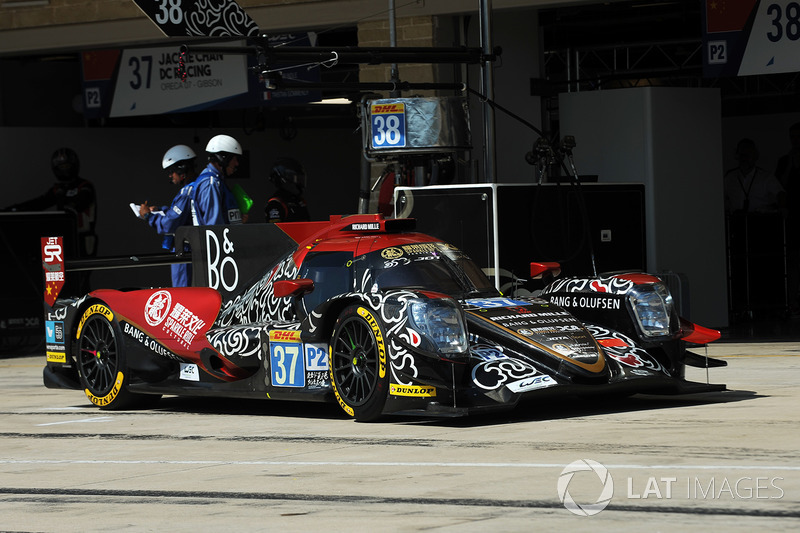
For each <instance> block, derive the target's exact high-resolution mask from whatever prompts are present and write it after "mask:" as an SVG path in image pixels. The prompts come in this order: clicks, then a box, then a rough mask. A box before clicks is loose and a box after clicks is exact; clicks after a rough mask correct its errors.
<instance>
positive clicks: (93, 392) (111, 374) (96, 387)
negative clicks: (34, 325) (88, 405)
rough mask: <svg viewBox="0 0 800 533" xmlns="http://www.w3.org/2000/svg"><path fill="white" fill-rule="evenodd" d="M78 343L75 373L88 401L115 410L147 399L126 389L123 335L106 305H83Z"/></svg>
mask: <svg viewBox="0 0 800 533" xmlns="http://www.w3.org/2000/svg"><path fill="white" fill-rule="evenodd" d="M77 344H78V353H77V357H76V363H77V366H78V373H79V374H80V379H81V385H82V386H83V389H84V392H85V393H86V397H87V398H89V401H90V402H92V403H93V404H95V405H96V406H98V407H99V408H100V409H104V410H116V409H125V408H127V407H131V406H133V405H134V404H136V403H139V402H140V401H142V400H144V401H147V400H148V399H150V398H148V397H147V395H139V394H133V393H131V392H130V391H129V390H128V380H129V379H130V376H129V375H128V368H127V364H126V359H125V350H124V346H123V343H122V335H121V332H120V328H119V324H118V323H117V321H116V320H115V319H114V313H112V311H111V310H110V309H109V308H108V307H106V306H105V305H103V304H101V303H96V304H93V305H91V306H89V307H88V308H87V309H86V311H85V312H84V314H83V316H82V317H81V322H80V325H79V326H78V340H77ZM154 398H155V400H157V399H158V397H157V396H156V397H154Z"/></svg>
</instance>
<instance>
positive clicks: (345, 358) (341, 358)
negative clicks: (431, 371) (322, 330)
mask: <svg viewBox="0 0 800 533" xmlns="http://www.w3.org/2000/svg"><path fill="white" fill-rule="evenodd" d="M384 331H385V330H384V327H383V325H382V324H381V323H380V321H379V320H378V319H377V318H376V317H375V315H374V314H373V312H372V311H370V310H368V309H367V308H365V307H363V306H360V305H352V306H350V307H348V308H347V309H345V310H344V311H343V312H342V314H341V315H339V318H338V319H337V321H336V325H335V327H334V330H333V336H332V338H331V344H330V347H329V350H328V358H329V359H328V363H329V365H328V366H329V368H330V377H331V385H332V386H333V392H334V394H335V395H336V399H337V401H338V402H339V405H340V406H341V408H342V409H344V411H345V412H346V413H347V414H349V415H350V416H352V417H354V418H355V419H356V420H358V421H360V422H370V421H373V420H377V419H378V418H380V416H381V414H382V412H383V406H384V404H385V403H386V396H387V394H388V390H389V374H388V371H387V364H386V361H387V348H386V335H385V332H384Z"/></svg>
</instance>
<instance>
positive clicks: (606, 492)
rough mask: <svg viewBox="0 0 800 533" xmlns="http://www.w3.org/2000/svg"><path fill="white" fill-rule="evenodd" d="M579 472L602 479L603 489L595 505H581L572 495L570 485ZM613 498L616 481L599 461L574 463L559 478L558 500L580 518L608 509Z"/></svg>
mask: <svg viewBox="0 0 800 533" xmlns="http://www.w3.org/2000/svg"><path fill="white" fill-rule="evenodd" d="M577 472H594V473H595V474H596V475H597V477H598V478H599V479H600V482H601V483H602V485H603V488H602V490H601V491H600V496H598V497H597V501H595V502H594V503H584V504H580V503H578V502H576V501H575V499H574V498H573V497H572V495H571V494H570V492H569V485H570V482H572V479H573V476H574V475H575V474H576V473H577ZM612 496H614V480H613V479H611V474H610V473H609V472H608V469H607V468H606V467H605V466H603V465H601V464H600V463H598V462H597V461H592V460H591V459H581V460H579V461H574V462H572V463H570V464H568V465H567V467H566V468H564V470H563V471H562V472H561V475H560V476H559V477H558V499H559V500H561V503H563V504H564V507H566V508H567V510H568V511H569V512H571V513H573V514H576V515H578V516H593V515H596V514H597V513H599V512H600V511H602V510H603V509H605V508H606V506H607V505H608V503H609V502H610V501H611V498H612Z"/></svg>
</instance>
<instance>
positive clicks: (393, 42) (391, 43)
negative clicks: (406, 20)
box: [389, 0, 400, 98]
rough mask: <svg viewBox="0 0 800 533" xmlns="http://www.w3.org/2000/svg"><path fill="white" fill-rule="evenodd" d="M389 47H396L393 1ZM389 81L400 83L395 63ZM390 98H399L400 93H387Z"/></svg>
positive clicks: (390, 7)
mask: <svg viewBox="0 0 800 533" xmlns="http://www.w3.org/2000/svg"><path fill="white" fill-rule="evenodd" d="M389 47H390V48H396V47H397V22H396V20H395V7H394V0H389ZM390 80H391V81H392V82H394V83H397V82H398V81H400V72H399V70H398V69H397V63H392V65H391V67H390ZM389 97H390V98H399V97H400V91H399V90H395V91H391V92H390V93H389Z"/></svg>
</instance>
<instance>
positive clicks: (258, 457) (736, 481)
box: [0, 339, 800, 533]
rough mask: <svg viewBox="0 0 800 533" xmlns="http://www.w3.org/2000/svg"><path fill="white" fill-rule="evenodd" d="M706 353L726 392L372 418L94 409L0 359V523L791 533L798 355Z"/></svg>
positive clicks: (234, 409) (302, 410)
mask: <svg viewBox="0 0 800 533" xmlns="http://www.w3.org/2000/svg"><path fill="white" fill-rule="evenodd" d="M698 351H699V352H700V353H704V350H702V349H701V350H698ZM708 354H709V355H710V356H714V357H720V358H723V359H725V360H726V361H727V362H728V364H729V366H728V367H726V368H711V369H709V370H708V373H709V375H710V379H711V381H712V382H725V383H727V384H728V390H727V391H725V392H717V393H711V394H706V395H692V396H685V397H657V396H634V397H631V398H624V399H615V400H608V401H599V400H596V399H592V400H582V399H563V400H558V401H556V400H549V401H548V402H546V403H544V402H529V403H526V404H524V405H521V406H519V407H518V408H517V410H515V411H514V412H512V413H505V414H496V415H486V416H478V417H473V418H466V419H455V420H435V419H419V418H411V419H409V418H399V417H392V418H389V419H388V420H386V421H385V422H381V423H374V424H359V423H355V422H353V421H350V420H347V419H345V418H344V417H343V416H342V414H341V412H340V411H339V409H338V407H337V406H333V405H318V404H296V403H274V402H267V401H241V400H224V401H219V400H208V399H205V400H198V399H193V398H175V397H171V398H164V399H162V401H161V402H160V404H159V405H158V406H157V407H156V408H155V409H152V410H149V411H124V412H105V411H99V410H97V409H96V408H94V407H92V406H89V405H88V404H87V402H86V400H85V398H84V397H83V394H82V393H81V392H80V391H62V390H50V389H46V388H44V387H43V386H42V380H41V368H42V364H43V357H42V356H38V355H35V356H19V357H11V358H5V359H0V394H2V406H0V530H2V531H52V532H56V531H58V532H71V531H163V530H169V531H171V532H182V531H187V532H192V533H196V532H197V531H220V530H231V531H233V530H240V531H282V532H291V531H309V530H318V529H319V530H322V529H324V530H327V531H349V532H358V531H370V532H371V531H423V530H425V531H443V532H449V531H459V532H461V531H537V530H555V529H556V528H569V529H570V530H576V531H584V530H586V531H588V530H592V531H612V530H613V531H686V530H689V529H690V528H709V529H711V528H713V529H714V530H719V531H723V530H724V531H742V532H744V531H754V530H765V531H798V530H800V449H799V448H800V447H798V442H800V431H799V430H798V419H799V418H800V416H798V415H800V387H798V386H797V383H798V381H799V380H800V344H798V343H797V342H759V341H755V340H753V341H750V342H734V341H731V340H729V339H727V340H724V342H719V343H716V344H712V345H709V347H708ZM687 375H688V377H689V378H691V379H694V380H696V381H705V380H706V370H705V369H696V368H690V369H688V372H687ZM567 465H572V467H571V470H566V469H565V468H566V467H567ZM597 465H601V466H597ZM592 467H594V470H592ZM604 469H605V470H604ZM570 473H572V475H570ZM606 473H607V475H606ZM609 484H611V486H612V487H613V490H612V491H610V492H609V491H608V487H609ZM612 495H613V496H612ZM608 496H611V498H610V500H608V499H607V498H608ZM562 499H564V500H565V501H567V502H569V501H570V500H571V501H574V502H575V504H576V505H575V506H573V509H574V511H575V513H579V514H575V513H573V512H572V511H570V510H568V509H567V508H566V507H565V505H564V504H563V503H562V501H561V500H562ZM598 500H599V502H598ZM592 504H595V506H594V507H592ZM604 505H606V506H605V507H604V508H603V506H604ZM599 509H602V510H599ZM598 510H599V512H597V511H598ZM580 513H582V515H581V514H580ZM584 515H585V516H584Z"/></svg>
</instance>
